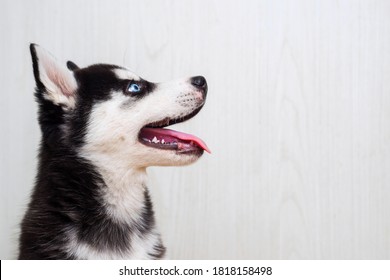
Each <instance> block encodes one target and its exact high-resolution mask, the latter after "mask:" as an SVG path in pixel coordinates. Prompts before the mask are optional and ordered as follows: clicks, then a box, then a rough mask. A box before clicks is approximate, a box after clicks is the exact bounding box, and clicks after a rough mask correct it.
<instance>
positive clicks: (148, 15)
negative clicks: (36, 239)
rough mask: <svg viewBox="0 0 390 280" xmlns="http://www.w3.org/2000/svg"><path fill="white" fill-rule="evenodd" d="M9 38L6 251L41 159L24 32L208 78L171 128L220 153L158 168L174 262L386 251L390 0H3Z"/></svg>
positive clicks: (4, 94) (161, 70)
mask: <svg viewBox="0 0 390 280" xmlns="http://www.w3.org/2000/svg"><path fill="white" fill-rule="evenodd" d="M0 40H1V44H0V71H1V74H0V86H1V102H0V106H1V107H0V116H1V122H0V125H1V127H0V131H1V137H0V144H1V150H2V152H1V180H0V182H1V198H0V199H1V204H0V207H1V211H0V215H1V216H0V217H1V218H0V222H1V223H0V225H1V236H0V257H1V258H14V257H15V248H16V240H17V229H18V223H19V221H20V218H21V217H22V214H23V211H24V206H25V203H26V202H27V198H28V193H29V191H30V188H31V186H32V184H33V180H34V175H35V169H36V150H37V146H38V141H39V129H38V126H37V123H36V104H35V103H34V100H33V95H32V91H33V87H34V82H33V75H32V69H31V62H30V56H29V50H28V44H29V43H30V42H35V43H39V44H41V45H42V46H44V47H45V48H47V49H49V50H50V51H51V52H52V53H53V54H55V55H56V56H57V57H58V58H59V59H61V60H64V61H65V60H67V59H72V60H74V61H75V62H76V63H78V64H80V65H82V66H83V65H84V66H85V65H88V64H92V63H96V62H109V63H114V64H119V65H126V66H127V67H129V68H130V69H133V70H134V71H135V72H137V73H139V74H140V75H141V76H143V77H144V78H146V79H149V80H152V81H165V80H170V79H174V78H180V77H185V76H189V75H197V74H202V75H204V76H206V77H207V79H208V83H209V95H208V101H207V104H206V106H205V108H204V110H203V111H202V112H201V113H200V114H199V115H198V116H197V117H196V118H195V119H193V120H191V121H190V122H188V123H185V124H181V125H179V126H177V127H178V128H179V129H182V130H184V131H186V132H191V133H194V134H196V135H199V136H200V137H202V138H203V139H204V140H205V141H206V142H207V143H208V145H209V147H210V148H211V149H212V151H213V154H212V155H205V156H204V157H203V158H202V159H201V160H200V161H199V162H197V163H196V164H195V165H192V166H189V167H184V168H158V167H156V168H151V169H150V170H149V173H150V187H151V190H152V195H153V200H154V202H155V210H156V212H157V217H158V224H159V226H160V228H161V230H162V233H163V237H164V240H165V243H166V245H167V247H168V249H169V255H170V257H171V258H178V259H215V258H217V259H389V258H390V1H388V0H350V1H347V0H339V1H336V0H323V1H319V0H316V1H315V0H296V1H292V0H291V1H288V0H278V1H275V0H273V1H272V0H269V1H243V0H237V1H235V0H229V1H222V0H221V1H209V0H208V1H206V0H204V1H195V0H194V1H187V0H185V1H181V0H177V1H104V0H99V1H36V0H32V1H31V0H30V1H20V0H1V1H0Z"/></svg>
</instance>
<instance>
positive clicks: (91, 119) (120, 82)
mask: <svg viewBox="0 0 390 280" xmlns="http://www.w3.org/2000/svg"><path fill="white" fill-rule="evenodd" d="M30 50H31V55H32V64H33V70H34V76H35V81H36V92H35V96H36V100H37V102H38V105H39V118H38V119H39V124H40V127H41V131H42V140H41V145H40V152H39V167H38V174H37V177H36V184H35V188H34V190H33V192H32V195H31V201H30V203H29V205H28V209H27V211H26V214H25V216H24V219H23V221H22V224H21V235H20V245H19V259H160V258H163V257H164V253H165V247H164V246H163V244H162V241H161V238H160V235H159V233H158V231H157V229H156V225H155V218H154V213H153V209H152V203H151V201H150V197H149V193H148V189H147V187H146V185H145V182H146V168H147V167H148V166H156V165H159V166H169V165H186V164H190V163H193V162H195V161H196V160H197V159H198V158H199V157H200V156H201V155H202V154H203V151H208V152H209V150H208V148H207V146H206V144H205V143H204V142H203V141H202V140H200V139H199V138H197V137H195V136H193V135H190V134H185V133H182V132H178V131H174V130H170V129H165V127H166V126H169V125H172V124H175V123H179V122H183V121H185V120H188V119H190V118H192V117H193V116H195V115H196V114H197V113H198V112H199V111H200V109H201V108H202V106H203V105H204V103H205V100H206V93H207V83H206V80H205V78H203V77H201V76H196V77H191V78H188V79H183V80H178V81H174V82H167V83H158V84H157V83H151V82H148V81H146V80H144V79H142V78H140V77H139V76H137V75H136V74H134V73H133V72H131V71H129V70H127V69H126V68H123V67H120V66H115V65H107V64H96V65H92V66H89V67H86V68H79V67H78V66H77V65H76V64H74V63H73V62H71V61H68V63H67V64H66V65H65V63H64V64H62V63H60V62H58V61H57V60H56V59H55V58H54V57H53V56H52V55H51V54H50V53H49V52H47V51H46V50H44V49H43V48H42V47H40V46H38V45H35V44H31V46H30Z"/></svg>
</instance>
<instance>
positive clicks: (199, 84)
mask: <svg viewBox="0 0 390 280" xmlns="http://www.w3.org/2000/svg"><path fill="white" fill-rule="evenodd" d="M191 84H192V85H193V86H195V87H196V88H198V89H201V90H203V91H204V93H206V92H207V82H206V79H205V78H204V77H203V76H196V77H192V78H191Z"/></svg>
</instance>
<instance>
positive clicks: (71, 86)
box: [30, 44, 77, 109]
mask: <svg viewBox="0 0 390 280" xmlns="http://www.w3.org/2000/svg"><path fill="white" fill-rule="evenodd" d="M30 51H31V57H32V62H33V68H34V76H35V81H36V84H37V87H38V89H40V90H41V91H42V94H43V97H44V98H45V99H47V100H50V101H51V102H53V103H54V104H56V105H60V106H63V107H65V108H67V109H71V108H74V106H75V102H76V96H75V94H76V91H77V81H76V79H75V77H74V73H73V72H72V71H70V70H69V69H67V68H66V67H65V65H62V64H61V63H59V62H58V61H57V60H56V59H55V58H54V57H53V56H52V55H51V54H50V53H49V52H48V51H46V50H45V49H43V48H42V47H40V46H38V45H36V44H31V45H30Z"/></svg>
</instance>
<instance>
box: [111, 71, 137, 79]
mask: <svg viewBox="0 0 390 280" xmlns="http://www.w3.org/2000/svg"><path fill="white" fill-rule="evenodd" d="M112 71H113V72H114V74H115V76H116V77H117V78H118V79H120V80H134V81H140V80H141V78H140V77H138V76H137V75H136V74H134V73H133V72H131V71H129V70H127V69H122V68H118V69H113V70H112Z"/></svg>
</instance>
